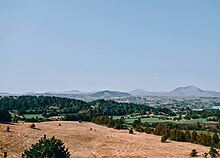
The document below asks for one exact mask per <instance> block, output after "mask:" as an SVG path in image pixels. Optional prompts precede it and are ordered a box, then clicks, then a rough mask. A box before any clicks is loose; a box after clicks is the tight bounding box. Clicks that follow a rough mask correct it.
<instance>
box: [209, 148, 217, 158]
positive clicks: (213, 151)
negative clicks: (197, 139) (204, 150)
mask: <svg viewBox="0 0 220 158" xmlns="http://www.w3.org/2000/svg"><path fill="white" fill-rule="evenodd" d="M209 155H210V156H211V158H217V157H219V153H218V151H217V150H216V149H215V148H213V147H211V148H210V150H209Z"/></svg>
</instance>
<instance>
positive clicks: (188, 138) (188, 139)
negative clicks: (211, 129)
mask: <svg viewBox="0 0 220 158" xmlns="http://www.w3.org/2000/svg"><path fill="white" fill-rule="evenodd" d="M190 138H191V134H190V131H189V130H188V129H186V131H185V141H186V142H189V141H190Z"/></svg>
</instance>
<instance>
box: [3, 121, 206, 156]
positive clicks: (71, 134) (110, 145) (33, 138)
mask: <svg viewBox="0 0 220 158" xmlns="http://www.w3.org/2000/svg"><path fill="white" fill-rule="evenodd" d="M59 123H61V125H62V126H58V124H59ZM29 125H30V123H24V124H23V123H15V124H10V125H9V124H0V154H2V153H3V149H4V148H6V149H7V152H8V157H9V158H19V157H21V153H22V152H23V151H24V149H27V148H29V147H30V146H31V144H33V143H36V142H37V141H38V140H39V139H40V138H41V137H43V135H44V134H46V135H47V137H51V136H53V135H54V136H55V137H56V138H59V139H61V140H62V141H63V142H64V143H65V146H66V147H67V148H69V151H70V153H71V156H72V157H83V158H87V157H88V158H93V157H112V158H116V157H124V158H129V157H130V158H131V157H143V158H188V157H190V155H189V154H190V152H191V150H192V149H196V150H197V151H198V152H199V153H198V155H199V157H202V154H203V153H204V152H208V151H209V147H204V146H201V145H198V144H192V143H183V142H174V141H168V142H167V143H162V142H160V138H161V137H160V136H155V135H151V134H145V133H138V132H135V133H134V134H128V130H115V129H112V128H107V127H104V126H99V125H96V124H93V123H89V122H87V123H85V122H83V123H79V122H72V121H69V122H68V121H66V122H65V121H57V122H44V123H36V124H35V125H36V128H37V129H31V128H30V127H29ZM7 126H9V127H10V132H6V127H7ZM90 128H92V130H90ZM0 156H1V155H0Z"/></svg>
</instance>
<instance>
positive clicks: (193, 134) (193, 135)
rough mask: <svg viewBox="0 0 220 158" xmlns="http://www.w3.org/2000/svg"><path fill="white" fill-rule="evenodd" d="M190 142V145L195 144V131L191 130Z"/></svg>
mask: <svg viewBox="0 0 220 158" xmlns="http://www.w3.org/2000/svg"><path fill="white" fill-rule="evenodd" d="M190 142H192V143H196V142H197V132H196V130H193V132H192V135H191V138H190Z"/></svg>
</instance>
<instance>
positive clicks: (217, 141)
mask: <svg viewBox="0 0 220 158" xmlns="http://www.w3.org/2000/svg"><path fill="white" fill-rule="evenodd" d="M212 140H213V145H214V146H216V147H217V146H218V143H219V137H218V134H217V133H215V134H214V135H213V137H212Z"/></svg>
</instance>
